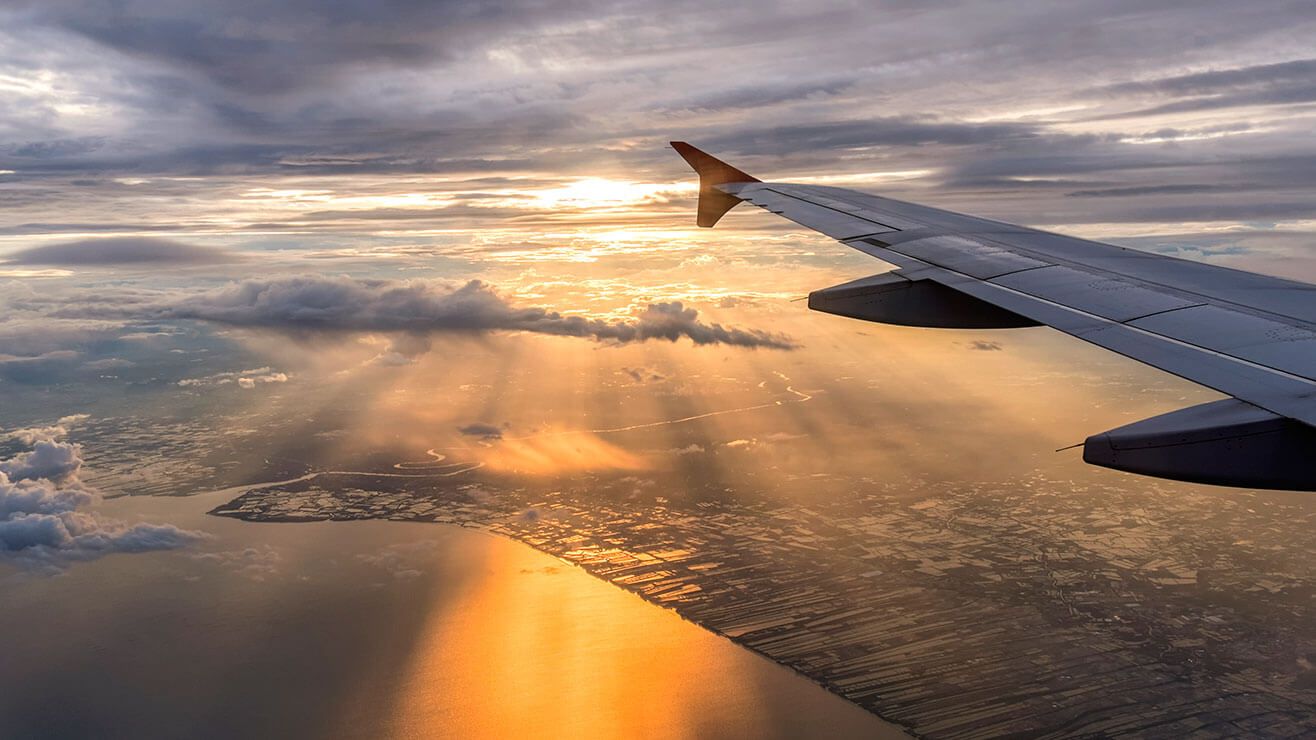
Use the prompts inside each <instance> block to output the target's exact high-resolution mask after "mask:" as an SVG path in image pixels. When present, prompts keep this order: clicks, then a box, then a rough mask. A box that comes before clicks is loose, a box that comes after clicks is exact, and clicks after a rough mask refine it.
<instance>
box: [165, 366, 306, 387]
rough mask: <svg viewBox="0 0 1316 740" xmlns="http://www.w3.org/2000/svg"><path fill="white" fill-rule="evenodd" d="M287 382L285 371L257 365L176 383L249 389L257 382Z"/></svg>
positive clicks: (182, 385) (190, 385) (187, 385)
mask: <svg viewBox="0 0 1316 740" xmlns="http://www.w3.org/2000/svg"><path fill="white" fill-rule="evenodd" d="M286 382H288V374H287V373H279V372H275V371H274V370H272V369H271V368H268V367H257V368H252V369H250V370H240V371H237V372H227V373H215V374H214V375H206V376H204V377H200V378H184V379H182V380H180V381H178V385H179V386H181V387H183V388H204V387H207V386H214V385H236V386H237V387H239V388H242V389H244V390H251V389H252V388H255V387H256V386H257V385H258V384H264V383H286Z"/></svg>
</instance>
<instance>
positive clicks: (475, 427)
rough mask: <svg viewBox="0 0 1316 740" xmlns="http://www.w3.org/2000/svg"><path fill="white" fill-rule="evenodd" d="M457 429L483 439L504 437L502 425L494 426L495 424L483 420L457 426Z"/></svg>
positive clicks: (467, 434)
mask: <svg viewBox="0 0 1316 740" xmlns="http://www.w3.org/2000/svg"><path fill="white" fill-rule="evenodd" d="M457 431H459V432H461V433H462V434H465V435H466V436H468V437H480V438H481V439H502V438H503V430H502V428H501V427H497V426H494V425H493V424H485V423H483V422H476V423H474V424H467V425H466V426H463V427H457Z"/></svg>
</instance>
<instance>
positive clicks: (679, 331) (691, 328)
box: [64, 276, 796, 354]
mask: <svg viewBox="0 0 1316 740" xmlns="http://www.w3.org/2000/svg"><path fill="white" fill-rule="evenodd" d="M64 313H65V314H67V315H75V314H80V315H97V314H99V315H101V316H107V315H113V316H116V317H119V318H138V319H153V320H161V319H197V320H201V321H213V322H217V323H222V324H230V325H234V326H245V327H258V328H268V329H281V330H287V331H300V332H343V331H367V332H371V331H374V332H404V333H408V334H413V335H414V334H424V333H428V332H474V333H478V332H489V331H527V332H533V333H537V334H552V335H557V336H570V337H584V338H590V339H595V340H598V341H604V342H616V343H628V342H643V341H648V340H653V339H665V340H668V341H672V342H675V341H677V340H678V339H689V340H690V341H691V342H693V343H695V344H698V345H712V344H721V345H729V346H736V347H749V348H759V347H762V348H769V349H793V348H794V347H795V346H796V345H795V343H794V342H792V341H791V340H790V338H788V337H786V336H784V335H782V334H777V333H774V332H767V331H761V330H758V329H739V328H735V327H726V326H722V325H721V324H716V323H708V322H705V321H702V320H700V319H699V312H698V311H696V310H695V309H693V308H688V307H686V306H684V305H682V304H681V303H680V302H666V303H651V304H649V305H648V306H645V307H644V308H642V309H639V310H637V311H636V312H635V313H634V314H633V316H632V317H631V318H628V319H616V320H606V319H593V318H588V317H585V316H579V315H568V314H562V313H559V312H558V311H553V310H550V309H546V308H540V307H531V306H516V305H514V304H512V303H510V302H508V301H507V300H506V299H505V298H503V297H502V296H501V295H499V294H498V292H497V291H495V290H494V288H493V287H492V286H490V285H488V284H487V283H484V282H481V281H479V280H471V281H469V282H467V283H465V284H462V285H453V284H449V283H442V282H436V281H428V280H410V281H396V280H363V279H355V278H348V277H321V276H307V277H289V278H274V279H267V280H244V281H242V282H239V283H233V284H231V285H228V286H226V287H222V288H217V289H215V290H211V291H206V292H202V293H196V294H191V295H180V296H178V297H175V298H170V299H167V300H165V301H157V302H151V301H147V300H141V299H136V300H131V301H128V302H124V301H121V300H117V299H116V298H115V297H114V296H113V295H107V296H104V297H102V298H101V299H100V301H99V302H97V298H95V297H91V296H88V297H87V298H86V299H85V300H84V301H83V307H79V308H71V309H64ZM394 351H397V350H394ZM399 354H401V353H399Z"/></svg>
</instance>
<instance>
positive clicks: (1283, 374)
mask: <svg viewBox="0 0 1316 740" xmlns="http://www.w3.org/2000/svg"><path fill="white" fill-rule="evenodd" d="M672 146H673V147H674V148H675V149H676V150H677V151H678V152H679V153H680V154H681V156H682V157H684V158H685V159H686V161H687V162H689V163H690V165H691V166H692V167H693V168H694V169H695V171H696V172H697V173H698V174H699V176H700V196H699V197H700V204H699V220H698V223H699V225H700V226H710V227H711V226H713V225H714V224H715V223H717V221H718V219H720V218H721V217H722V216H723V215H724V214H725V213H726V212H727V211H729V210H730V209H731V208H732V207H734V206H735V205H736V204H738V203H741V202H746V203H750V204H752V205H756V206H759V207H760V208H763V209H765V210H767V211H769V212H771V213H775V214H777V215H780V216H782V217H784V218H787V219H790V220H791V221H794V222H796V223H798V224H800V225H801V226H804V227H806V228H809V229H812V230H814V231H818V232H820V233H822V234H825V235H827V236H830V237H832V238H833V239H836V240H837V241H840V242H841V243H842V244H845V245H847V246H850V247H853V248H855V249H858V250H859V251H861V252H864V253H866V254H869V255H871V256H873V257H876V258H878V259H880V260H883V261H885V262H889V263H891V264H893V265H895V266H896V267H897V269H896V270H894V271H892V272H886V273H881V274H878V275H873V276H870V277H867V278H862V279H860V280H856V281H852V282H849V283H845V284H843V285H838V286H834V287H831V288H825V289H823V290H819V291H815V292H814V293H812V294H810V296H809V307H810V308H812V309H815V310H819V311H824V312H828V313H834V314H839V315H842V316H848V317H851V318H857V319H861V320H865V321H876V322H881V323H891V324H901V325H906V326H925V327H944V328H963V329H973V328H1011V327H1020V326H1037V325H1046V326H1050V327H1053V328H1055V329H1058V330H1060V331H1062V332H1064V333H1066V334H1069V335H1071V336H1075V337H1078V338H1079V339H1083V340H1084V341H1087V342H1090V343H1092V344H1096V345H1098V346H1100V347H1104V348H1106V349H1109V350H1111V351H1114V352H1117V353H1119V354H1122V355H1124V356H1126V357H1130V358H1133V359H1135V360H1138V361H1140V362H1143V363H1146V364H1148V365H1151V366H1153V367H1156V368H1159V369H1161V370H1164V371H1166V372H1169V373H1172V374H1174V375H1178V376H1180V377H1182V378H1186V379H1188V380H1191V381H1193V382H1196V383H1199V384H1201V385H1204V386H1207V387H1209V388H1212V389H1214V390H1217V391H1220V392H1221V393H1224V394H1227V395H1229V396H1231V398H1229V399H1225V400H1222V401H1215V402H1212V403H1207V404H1203V405H1200V406H1194V407H1192V408H1188V409H1181V410H1179V411H1175V412H1171V413H1169V414H1164V415H1161V416H1157V417H1153V418H1151V419H1145V420H1143V421H1140V422H1136V423H1134V424H1129V425H1127V426H1123V427H1120V428H1118V429H1112V430H1110V431H1108V432H1103V433H1101V434H1096V435H1093V436H1091V437H1089V438H1088V439H1087V440H1086V442H1085V443H1084V447H1083V459H1084V460H1086V461H1087V462H1089V463H1092V464H1095V465H1101V466H1104V467H1109V468H1115V469H1117V470H1125V471H1128V472H1133V473H1140V474H1143V475H1151V476H1156V477H1161V478H1170V479H1175V480H1187V481H1194V482H1199V483H1211V484H1217V485H1229V486H1243V487H1249V488H1275V489H1287V490H1304V491H1316V286H1313V285H1309V284H1306V283H1300V282H1295V281H1291V280H1283V279H1280V278H1274V277H1268V276H1265V275H1258V274H1255V273H1249V272H1243V271H1240V270H1232V269H1229V268H1223V267H1217V266H1214V265H1207V264H1203V263H1200V262H1191V261H1187V260H1181V259H1177V258H1173V257H1166V256H1162V255H1155V254H1151V253H1148V252H1142V251H1139V250H1134V249H1127V248H1124V247H1116V246H1113V245H1110V244H1103V243H1100V242H1093V241H1087V240H1084V239H1078V238H1074V237H1068V236H1064V235H1061V234H1053V233H1050V232H1045V231H1039V230H1036V229H1030V228H1027V227H1023V226H1017V225H1014V224H1009V223H1003V222H1000V221H992V220H990V219H984V218H977V217H974V216H968V215H964V214H959V213H954V212H951V211H944V210H941V209H937V208H930V207H928V206H921V205H918V204H914V203H906V202H903V201H898V200H893V199H890V198H882V197H879V196H874V195H869V194H866V193H860V192H857V191H853V190H845V189H841V188H832V187H823V186H816V185H799V184H790V183H778V182H762V181H760V180H758V179H756V178H753V177H750V176H749V175H747V174H745V173H744V172H742V171H741V170H739V169H737V168H735V167H732V166H731V165H728V164H726V163H725V162H722V161H720V160H718V159H716V158H714V157H712V156H710V155H708V154H706V153H704V152H702V151H700V150H699V149H696V148H695V147H693V146H690V145H689V144H686V143H684V142H673V143H672Z"/></svg>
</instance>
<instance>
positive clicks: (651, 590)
mask: <svg viewBox="0 0 1316 740" xmlns="http://www.w3.org/2000/svg"><path fill="white" fill-rule="evenodd" d="M380 472H385V469H383V468H381V470H380ZM387 472H391V473H396V471H395V470H388V471H387ZM687 483H688V482H687ZM676 487H677V486H676V482H675V481H667V482H664V481H663V480H661V479H657V480H655V479H652V478H649V479H645V478H639V477H635V476H630V475H620V474H616V475H605V474H587V475H580V476H575V477H574V478H572V479H571V480H569V481H559V482H558V485H555V486H553V487H551V488H549V489H548V490H541V489H540V488H538V487H535V486H528V485H526V484H525V482H524V481H523V480H521V481H518V480H516V479H510V478H509V479H503V478H499V477H498V476H496V475H493V474H490V473H488V472H487V471H483V470H477V469H472V470H469V471H466V472H464V473H463V474H460V475H455V476H445V477H437V476H425V475H424V474H423V473H418V474H417V477H411V478H400V477H383V476H380V475H377V474H374V473H372V472H370V471H364V472H357V473H325V474H321V475H317V476H312V477H310V478H307V479H305V480H301V481H298V482H295V483H289V484H285V485H274V486H268V487H257V488H253V489H251V490H249V491H247V492H246V493H244V494H242V495H240V496H238V497H237V498H236V499H234V500H233V501H231V502H229V503H226V504H223V505H221V506H219V507H217V508H216V509H215V510H214V511H212V512H211V513H213V514H215V515H219V516H228V517H235V518H239V519H244V520H249V521H308V520H315V521H318V520H353V519H393V520H406V521H431V522H440V523H446V524H452V525H460V526H467V527H476V528H480V529H483V530H486V531H489V532H492V533H496V534H500V535H504V536H507V537H511V538H515V539H517V540H520V541H522V542H525V543H527V544H529V545H531V546H534V547H536V548H538V549H540V550H542V551H545V552H548V553H551V554H553V555H555V556H557V557H559V558H561V559H562V560H564V561H567V562H570V563H573V564H575V565H578V566H580V567H581V568H584V569H585V570H587V571H588V572H590V573H592V574H594V575H595V576H597V577H599V578H602V579H606V580H607V581H609V582H611V583H613V584H615V585H617V586H619V587H621V588H625V589H627V590H629V591H631V592H633V593H636V594H638V595H639V596H641V597H643V598H644V599H646V600H648V601H650V602H652V603H655V604H658V605H660V606H663V607H666V608H669V609H673V610H675V611H676V612H678V613H679V614H681V615H682V616H683V617H685V618H687V619H690V620H692V621H694V622H696V623H698V624H700V625H703V626H704V627H706V628H708V629H710V630H713V631H716V632H718V633H720V634H722V635H725V636H726V637H728V638H729V639H732V640H734V641H736V642H738V643H740V644H742V645H744V646H746V647H749V648H751V649H753V650H756V651H758V652H759V653H761V654H763V655H765V656H768V657H769V658H771V659H773V660H775V661H777V662H779V663H782V664H784V665H787V666H790V667H791V668H794V669H795V670H797V671H798V672H800V673H801V674H803V675H805V676H808V677H809V678H811V679H813V680H814V681H817V682H818V683H820V684H821V685H823V686H825V687H826V688H828V689H829V690H831V691H833V692H835V693H837V694H839V695H841V696H843V697H845V698H847V699H849V700H851V701H853V702H855V703H857V704H859V705H860V706H863V707H865V708H867V709H869V710H871V711H873V712H875V713H877V714H879V715H880V716H882V717H883V718H886V719H889V720H892V721H895V722H899V723H901V724H903V725H904V726H906V727H907V728H909V729H910V730H911V731H912V732H913V733H914V734H916V735H919V736H925V737H937V738H971V737H999V736H1003V735H1016V736H1023V737H1062V736H1066V737H1072V736H1086V737H1090V736H1105V735H1113V734H1124V735H1131V736H1138V737H1182V736H1185V735H1191V736H1193V737H1239V736H1266V737H1298V736H1311V735H1312V734H1313V733H1316V668H1314V666H1316V608H1314V607H1316V540H1314V538H1313V535H1312V532H1313V531H1316V528H1314V526H1313V525H1316V521H1313V519H1314V517H1316V515H1313V513H1312V509H1311V507H1310V506H1303V505H1301V502H1300V501H1298V500H1296V499H1291V498H1285V497H1284V496H1282V495H1268V494H1238V495H1230V496H1215V495H1212V493H1210V492H1209V491H1207V492H1202V489H1185V488H1184V487H1177V488H1162V487H1161V486H1160V485H1159V484H1158V483H1157V482H1154V481H1148V482H1146V483H1145V484H1141V483H1140V485H1138V486H1133V487H1128V488H1123V489H1121V488H1112V487H1109V486H1096V485H1092V484H1089V483H1084V482H1082V481H1071V480H1051V479H1047V478H1045V477H1042V476H1040V475H1039V476H1037V477H1035V478H1032V479H1029V480H1025V481H1017V480H1016V481H1011V482H1010V483H1009V484H1008V485H1006V484H990V483H983V484H964V483H931V484H925V485H921V486H914V487H912V488H911V487H910V486H909V485H908V484H903V483H892V482H884V481H881V480H877V479H873V478H868V479H862V480H845V481H828V480H820V481H819V482H818V483H817V485H816V488H817V491H816V494H817V495H814V496H812V497H811V498H810V499H809V502H808V504H807V505H805V504H801V503H798V502H790V501H783V500H779V499H774V498H773V497H771V496H760V497H746V496H743V495H735V494H734V492H733V491H731V489H729V488H723V487H718V486H716V485H712V484H709V485H706V486H704V487H703V488H701V489H699V490H698V491H697V492H696V494H695V495H689V494H688V493H687V495H681V496H675V495H670V494H664V491H665V490H669V489H670V490H675V488H676ZM687 490H688V486H687ZM1185 490H1187V491H1189V492H1188V493H1185Z"/></svg>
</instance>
